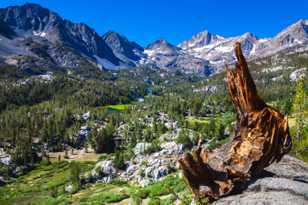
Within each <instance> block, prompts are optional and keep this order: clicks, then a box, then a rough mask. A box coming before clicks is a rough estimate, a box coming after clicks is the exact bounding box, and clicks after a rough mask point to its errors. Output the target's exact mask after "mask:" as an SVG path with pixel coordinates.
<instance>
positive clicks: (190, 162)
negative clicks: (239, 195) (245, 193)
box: [179, 43, 292, 200]
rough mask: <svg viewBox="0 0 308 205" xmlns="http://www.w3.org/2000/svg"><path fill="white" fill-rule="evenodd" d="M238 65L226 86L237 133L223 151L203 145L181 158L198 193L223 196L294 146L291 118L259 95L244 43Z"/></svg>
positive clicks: (238, 51) (229, 73)
mask: <svg viewBox="0 0 308 205" xmlns="http://www.w3.org/2000/svg"><path fill="white" fill-rule="evenodd" d="M235 53H236V58H237V63H236V68H235V69H229V68H228V67H226V74H227V88H228V91H229V95H230V97H231V99H232V102H233V105H234V107H235V109H236V112H237V117H238V118H237V119H238V121H237V133H236V136H235V137H234V138H232V140H231V141H230V142H229V143H227V144H226V145H224V146H223V147H221V148H220V149H218V150H215V151H213V152H209V151H208V150H206V149H201V148H198V149H197V150H193V151H192V153H188V154H185V156H183V157H182V158H181V159H180V160H179V163H180V166H181V169H182V171H183V174H184V177H185V179H186V181H187V183H188V184H189V186H190V188H191V190H192V191H193V193H194V195H195V197H196V198H200V197H207V198H209V199H210V200H215V199H218V198H220V197H222V196H225V195H228V194H230V193H231V192H232V191H233V190H235V188H236V186H237V185H238V184H241V183H244V182H246V181H247V180H249V179H250V178H251V176H254V175H258V174H259V173H260V172H261V171H262V170H263V169H264V168H265V167H267V166H269V165H270V164H271V163H273V162H275V161H276V162H278V161H280V159H281V157H282V156H283V155H284V154H285V153H287V152H289V150H290V149H291V146H292V144H291V137H290V134H289V128H288V119H287V117H285V116H284V115H283V114H281V113H280V112H279V111H277V110H276V109H274V108H272V107H270V106H268V105H267V104H266V103H265V102H264V101H263V100H262V99H261V98H260V97H259V95H258V93H257V89H256V86H255V83H254V81H253V79H252V77H251V75H250V73H249V70H248V66H247V63H246V60H245V58H244V56H243V54H242V51H241V45H240V43H236V45H235Z"/></svg>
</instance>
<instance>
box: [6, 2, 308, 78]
mask: <svg viewBox="0 0 308 205" xmlns="http://www.w3.org/2000/svg"><path fill="white" fill-rule="evenodd" d="M0 19H1V20H0V39H1V40H0V55H1V59H0V61H3V62H4V63H6V64H13V65H16V66H18V67H21V68H27V67H35V66H37V67H56V66H60V67H69V68H76V67H81V68H82V67H84V66H85V65H87V66H91V67H96V68H99V69H113V70H118V69H124V68H131V67H138V66H143V67H156V68H180V69H183V70H184V71H185V72H187V73H198V74H203V75H204V74H205V75H208V74H211V73H212V72H219V71H220V70H221V68H222V67H223V65H224V64H225V63H232V62H234V55H233V45H234V43H235V42H236V41H240V42H241V43H242V49H243V52H244V54H245V56H246V57H247V58H251V59H255V58H259V57H264V56H267V55H272V54H275V53H277V52H280V51H283V50H287V51H288V52H292V51H294V50H295V51H296V50H298V49H300V50H303V49H304V50H305V49H307V48H308V47H307V42H308V21H307V20H299V21H298V22H296V23H294V24H292V25H291V26H289V27H287V28H286V29H285V30H283V31H281V32H280V33H278V34H277V35H276V36H275V37H273V38H267V39H260V38H258V37H256V36H255V35H253V34H252V33H245V34H243V35H240V36H236V37H223V36H220V35H217V34H212V33H210V32H209V31H203V32H200V33H198V34H196V35H194V36H193V37H192V38H191V39H190V40H187V41H184V42H182V43H180V44H179V45H177V46H175V45H172V44H170V43H169V42H167V41H166V40H163V39H160V40H157V41H155V42H153V43H152V44H150V45H148V46H147V47H145V48H143V47H142V46H140V45H138V44H137V43H135V42H132V41H130V40H128V39H127V38H126V37H125V36H123V35H121V34H119V33H116V32H113V31H110V32H107V33H105V34H104V35H102V36H100V35H99V34H98V33H97V32H96V31H95V30H94V29H92V28H90V27H89V26H87V25H86V24H84V23H72V22H71V21H68V20H65V19H62V18H61V17H60V16H59V15H58V14H57V13H54V12H52V11H49V10H48V9H46V8H43V7H41V6H39V5H37V4H30V3H27V4H24V5H22V6H10V7H7V8H1V9H0ZM3 62H2V63H3ZM0 63H1V62H0Z"/></svg>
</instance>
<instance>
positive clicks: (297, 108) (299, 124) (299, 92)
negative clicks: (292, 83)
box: [292, 78, 307, 143]
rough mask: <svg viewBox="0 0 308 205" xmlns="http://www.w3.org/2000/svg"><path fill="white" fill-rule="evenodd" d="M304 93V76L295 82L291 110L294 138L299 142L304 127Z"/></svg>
mask: <svg viewBox="0 0 308 205" xmlns="http://www.w3.org/2000/svg"><path fill="white" fill-rule="evenodd" d="M306 97H307V96H306V93H305V87H304V78H301V79H299V80H298V81H297V83H296V88H295V96H294V99H293V105H292V112H293V114H294V116H295V119H296V139H297V141H298V142H299V143H300V142H301V140H302V137H303V129H304V111H305V100H306Z"/></svg>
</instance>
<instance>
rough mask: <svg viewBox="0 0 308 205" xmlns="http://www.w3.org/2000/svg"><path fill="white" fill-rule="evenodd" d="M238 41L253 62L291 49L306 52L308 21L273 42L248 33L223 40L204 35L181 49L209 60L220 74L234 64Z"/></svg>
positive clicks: (182, 45) (272, 39) (218, 37)
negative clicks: (235, 46) (234, 49)
mask: <svg viewBox="0 0 308 205" xmlns="http://www.w3.org/2000/svg"><path fill="white" fill-rule="evenodd" d="M237 41H238V42H241V44H242V49H243V53H244V55H245V56H246V57H247V58H252V59H255V58H259V57H265V56H269V55H272V54H275V53H277V52H280V51H283V50H288V51H290V48H294V49H298V47H302V48H303V49H307V48H308V46H307V43H308V21H307V20H299V21H297V22H296V23H294V24H292V25H290V26H289V27H287V28H286V29H284V30H283V31H281V32H280V33H278V34H277V35H276V36H275V37H273V38H258V37H256V36H255V35H254V34H252V33H249V32H248V33H245V34H243V35H240V36H236V37H222V36H219V35H216V34H211V33H209V32H208V31H205V32H200V33H198V34H196V35H195V36H193V37H192V38H191V39H190V40H187V41H184V42H183V43H180V44H179V45H178V47H180V48H182V49H183V50H185V51H186V52H187V53H189V54H191V55H193V56H195V57H199V58H202V59H206V60H209V62H210V64H211V66H213V67H215V68H216V69H217V71H219V70H220V68H222V67H223V65H224V64H225V63H230V62H234V55H233V45H234V43H235V42H237Z"/></svg>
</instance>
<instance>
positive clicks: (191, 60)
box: [143, 39, 211, 75]
mask: <svg viewBox="0 0 308 205" xmlns="http://www.w3.org/2000/svg"><path fill="white" fill-rule="evenodd" d="M144 53H145V54H146V55H147V60H146V61H145V62H143V64H151V63H152V64H155V65H156V66H158V67H165V68H167V67H172V68H182V69H183V70H184V72H186V73H198V74H201V75H209V74H210V73H211V68H210V66H209V63H208V61H207V60H203V59H201V58H198V57H195V56H193V55H190V54H188V53H186V52H184V51H183V50H182V49H181V48H179V47H176V46H174V45H172V44H170V43H169V42H167V41H166V40H164V39H160V40H157V41H155V42H153V43H151V44H150V45H148V46H147V47H146V48H145V50H144Z"/></svg>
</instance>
